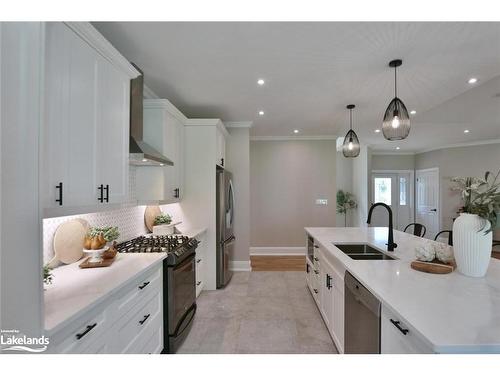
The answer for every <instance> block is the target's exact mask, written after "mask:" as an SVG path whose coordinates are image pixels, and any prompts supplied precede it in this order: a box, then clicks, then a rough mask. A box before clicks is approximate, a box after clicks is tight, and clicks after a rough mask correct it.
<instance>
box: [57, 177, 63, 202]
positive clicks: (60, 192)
mask: <svg viewBox="0 0 500 375" xmlns="http://www.w3.org/2000/svg"><path fill="white" fill-rule="evenodd" d="M56 189H57V190H59V198H57V199H56V202H57V203H59V206H62V205H63V183H62V182H59V185H57V186H56Z"/></svg>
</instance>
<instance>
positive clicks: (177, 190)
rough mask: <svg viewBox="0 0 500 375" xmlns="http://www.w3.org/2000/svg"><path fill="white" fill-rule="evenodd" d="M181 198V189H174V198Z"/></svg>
mask: <svg viewBox="0 0 500 375" xmlns="http://www.w3.org/2000/svg"><path fill="white" fill-rule="evenodd" d="M179 196H180V189H179V188H175V189H174V198H179Z"/></svg>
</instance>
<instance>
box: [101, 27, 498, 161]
mask: <svg viewBox="0 0 500 375" xmlns="http://www.w3.org/2000/svg"><path fill="white" fill-rule="evenodd" d="M94 25H95V26H96V27H97V29H99V31H100V32H101V33H102V34H103V35H104V36H105V37H106V38H107V39H108V40H109V41H110V42H111V43H112V44H114V45H115V46H116V47H117V48H118V50H120V51H121V52H122V53H123V54H124V55H125V56H126V57H127V58H128V59H130V60H131V61H134V62H135V63H136V64H137V65H139V66H140V67H141V68H142V69H143V71H144V73H145V81H146V84H147V85H148V86H149V87H150V88H151V89H152V90H153V91H154V92H155V93H156V94H158V95H159V96H160V97H163V98H167V99H169V100H170V101H171V102H172V103H173V104H174V105H175V106H177V107H178V108H179V109H180V110H181V111H182V112H183V113H184V114H185V115H186V116H188V117H217V118H221V119H222V120H224V121H248V120H251V121H254V128H253V129H252V135H254V136H288V135H293V130H294V129H300V133H299V135H342V136H343V135H344V134H345V132H346V131H347V129H348V126H349V125H348V112H347V110H346V109H345V106H346V105H347V104H349V103H354V104H356V109H355V112H354V129H355V131H356V132H357V133H358V135H359V137H360V139H361V140H362V141H364V142H366V143H368V144H371V145H373V148H374V149H376V150H394V148H395V147H396V146H398V145H399V146H400V147H401V152H404V151H416V150H422V149H427V148H432V147H437V146H440V145H444V144H455V143H462V142H471V141H479V140H486V139H492V138H500V109H499V108H500V97H499V96H500V95H499V96H495V95H496V94H500V23H449V22H448V23H445V22H439V23H420V22H418V23H415V22H414V23H411V22H408V23H391V22H380V23H349V22H344V23H340V22H336V23H335V22H332V23H278V22H271V23H248V22H246V23H233V22H228V23H220V22H213V23H178V22H157V23H148V22H118V23H113V22H105V23H94ZM394 58H402V59H403V66H402V67H401V68H400V69H399V70H398V94H399V95H398V96H399V97H400V98H401V99H402V100H403V101H404V102H405V104H406V105H407V107H408V109H409V110H412V109H415V110H416V111H417V114H416V115H415V116H413V118H412V129H411V132H410V136H409V137H408V138H407V139H406V140H404V141H400V142H389V141H386V140H384V138H383V137H382V135H381V134H380V133H379V134H376V133H374V130H375V129H376V128H380V126H381V122H382V117H383V113H384V111H385V108H386V106H387V105H388V103H389V101H390V100H391V99H392V97H393V85H394V82H393V77H394V72H393V70H391V69H390V68H388V67H387V63H388V62H389V61H390V60H392V59H394ZM469 77H477V78H479V80H480V81H479V82H478V83H477V84H476V85H474V86H471V85H469V84H468V83H467V80H468V78H469ZM258 78H264V79H265V80H266V84H265V85H264V86H262V87H261V86H258V85H257V84H256V81H257V79H258ZM259 110H264V111H265V115H264V116H262V117H261V116H259V115H258V111H259ZM465 128H468V129H470V133H469V134H464V133H463V130H464V129H465Z"/></svg>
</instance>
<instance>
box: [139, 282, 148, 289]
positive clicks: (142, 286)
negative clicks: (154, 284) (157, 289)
mask: <svg viewBox="0 0 500 375" xmlns="http://www.w3.org/2000/svg"><path fill="white" fill-rule="evenodd" d="M148 285H149V281H146V282H145V283H144V284H142V285H139V289H140V290H143V289H144V288H145V287H147V286H148Z"/></svg>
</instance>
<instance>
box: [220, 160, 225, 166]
mask: <svg viewBox="0 0 500 375" xmlns="http://www.w3.org/2000/svg"><path fill="white" fill-rule="evenodd" d="M220 165H221V167H223V166H224V158H221V159H220Z"/></svg>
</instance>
